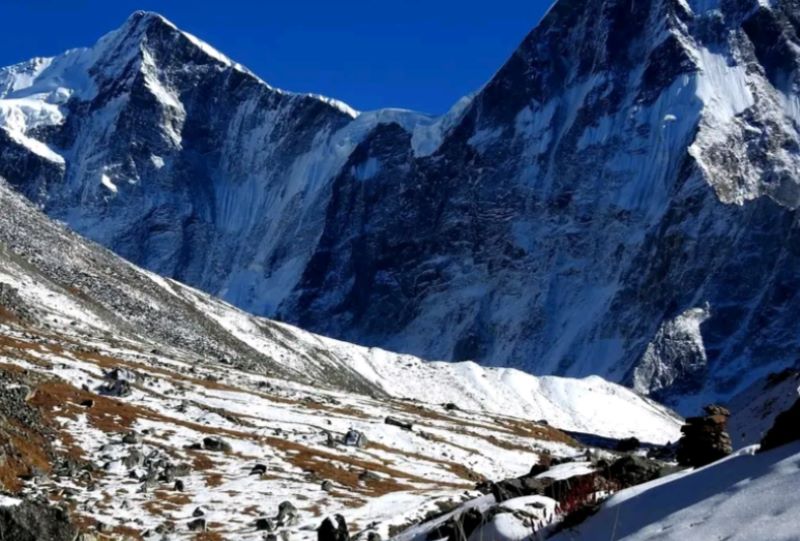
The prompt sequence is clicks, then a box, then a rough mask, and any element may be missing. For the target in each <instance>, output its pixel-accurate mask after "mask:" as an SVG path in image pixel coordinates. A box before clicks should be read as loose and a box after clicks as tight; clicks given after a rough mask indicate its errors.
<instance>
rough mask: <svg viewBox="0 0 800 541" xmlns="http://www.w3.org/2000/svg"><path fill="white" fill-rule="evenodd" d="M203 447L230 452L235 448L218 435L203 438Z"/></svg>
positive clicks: (207, 449)
mask: <svg viewBox="0 0 800 541" xmlns="http://www.w3.org/2000/svg"><path fill="white" fill-rule="evenodd" d="M203 449H205V450H206V451H215V452H222V453H230V452H231V451H232V450H233V448H232V447H231V444H230V443H228V442H227V441H225V440H223V439H222V438H220V437H217V436H207V437H205V438H203Z"/></svg>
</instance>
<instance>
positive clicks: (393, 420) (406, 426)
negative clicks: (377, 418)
mask: <svg viewBox="0 0 800 541" xmlns="http://www.w3.org/2000/svg"><path fill="white" fill-rule="evenodd" d="M384 422H385V423H386V424H387V425H392V426H397V427H400V428H402V429H403V430H412V429H413V428H414V425H413V423H411V422H410V421H403V420H402V419H398V418H397V417H391V416H389V417H387V418H386V419H385V420H384Z"/></svg>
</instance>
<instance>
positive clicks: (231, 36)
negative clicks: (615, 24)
mask: <svg viewBox="0 0 800 541" xmlns="http://www.w3.org/2000/svg"><path fill="white" fill-rule="evenodd" d="M549 4H550V1H549V0H427V1H420V0H339V1H336V0H305V1H303V0H281V1H274V0H263V1H261V2H258V1H256V0H249V1H248V0H217V1H214V2H210V1H203V0H197V1H195V2H189V1H184V0H176V1H163V0H162V1H149V0H138V1H129V0H104V1H98V0H0V20H2V21H4V24H3V30H2V32H0V66H5V65H8V64H13V63H16V62H20V61H22V60H27V59H28V58H31V57H33V56H50V55H54V54H57V53H60V52H62V51H63V50H65V49H68V48H73V47H80V46H86V45H90V44H92V43H94V41H95V40H96V39H97V38H99V37H100V36H101V35H102V34H104V33H106V32H108V31H109V30H112V29H114V28H117V27H118V26H120V25H121V24H122V23H123V22H124V20H125V19H126V18H127V16H128V15H129V14H130V13H131V12H133V11H135V10H137V9H146V10H151V11H157V12H159V13H161V14H162V15H164V16H165V17H167V18H168V19H170V20H171V21H172V22H174V23H175V24H176V25H178V26H179V27H180V28H181V29H182V30H186V31H188V32H191V33H192V34H195V35H196V36H198V37H199V38H202V39H203V40H204V41H207V42H209V43H210V44H211V45H213V46H214V47H216V48H217V49H219V50H220V51H222V52H223V53H225V54H227V55H228V56H230V57H231V58H233V59H234V60H236V61H238V62H240V63H242V64H244V65H246V66H247V67H249V68H250V69H251V70H252V71H254V72H255V73H257V74H258V75H259V76H261V77H262V78H263V79H265V80H266V81H267V82H269V83H270V84H272V85H274V86H278V87H281V88H284V89H286V90H293V91H297V92H316V93H319V94H325V95H328V96H331V97H334V98H338V99H341V100H343V101H346V102H347V103H349V104H350V105H352V106H353V107H355V108H356V109H361V110H369V109H375V108H378V107H405V108H410V109H417V110H420V111H424V112H428V113H442V112H444V111H446V110H447V109H448V108H449V107H450V106H451V105H452V104H453V103H454V102H455V101H456V100H457V99H458V98H459V97H461V96H463V95H465V94H468V93H469V92H472V91H473V90H476V89H477V88H478V87H480V85H482V84H483V83H484V82H486V80H487V79H488V78H489V77H491V76H492V74H493V73H494V72H495V71H496V70H497V69H498V68H499V67H500V65H501V64H502V63H503V62H504V61H505V60H506V58H507V57H508V56H509V55H510V54H511V52H512V51H513V50H514V49H515V48H516V46H517V45H518V44H519V42H520V41H522V39H523V38H524V37H525V35H526V34H527V33H528V32H529V31H530V30H531V29H532V28H533V27H534V26H535V25H536V23H537V22H538V21H539V19H540V18H541V16H542V15H543V14H544V12H545V11H546V9H547V8H548V7H549Z"/></svg>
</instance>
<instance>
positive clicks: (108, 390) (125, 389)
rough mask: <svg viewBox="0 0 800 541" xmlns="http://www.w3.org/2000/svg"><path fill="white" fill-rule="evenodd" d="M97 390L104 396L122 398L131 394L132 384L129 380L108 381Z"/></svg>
mask: <svg viewBox="0 0 800 541" xmlns="http://www.w3.org/2000/svg"><path fill="white" fill-rule="evenodd" d="M97 392H98V393H99V394H101V395H103V396H112V397H116V398H122V397H126V396H130V394H131V392H132V390H131V384H130V383H128V381H127V380H116V381H108V382H106V383H104V384H102V385H101V386H100V387H98V388H97Z"/></svg>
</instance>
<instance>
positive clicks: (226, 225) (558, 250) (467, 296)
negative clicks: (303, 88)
mask: <svg viewBox="0 0 800 541" xmlns="http://www.w3.org/2000/svg"><path fill="white" fill-rule="evenodd" d="M798 25H800V7H798V5H797V3H796V2H793V1H791V0H773V1H766V0H762V1H758V0H725V1H719V2H714V1H709V2H706V1H703V2H701V1H699V0H698V1H690V2H684V1H679V0H612V1H600V0H591V1H588V2H576V1H573V0H560V1H558V2H556V4H555V5H554V6H553V7H552V8H551V9H550V11H549V12H548V13H547V14H546V15H545V17H544V18H543V20H542V21H541V22H540V23H539V25H538V26H537V27H536V28H535V29H534V30H533V31H532V32H531V33H530V34H529V35H528V36H527V37H526V38H525V40H524V41H523V43H522V44H521V45H520V47H519V48H518V50H517V51H516V52H515V53H514V54H513V55H512V57H511V58H510V59H509V60H508V62H507V63H506V64H505V65H504V66H502V67H501V68H500V70H499V71H498V72H497V73H496V74H495V75H494V76H493V77H492V79H491V80H490V81H489V82H487V84H486V85H485V86H484V87H483V88H481V89H480V90H479V91H478V92H477V93H476V94H475V95H474V96H472V97H470V98H467V99H464V100H462V101H460V102H459V103H458V104H457V105H456V106H455V107H454V108H453V110H452V111H451V112H449V113H448V114H446V115H444V116H443V117H441V118H438V119H432V118H428V117H425V116H423V115H419V114H416V113H412V112H406V111H398V110H381V111H375V112H369V113H357V112H355V111H353V110H351V109H349V108H348V107H346V106H344V105H343V104H340V103H338V102H335V101H332V100H328V99H324V98H320V97H316V96H307V95H296V94H290V93H286V92H282V91H279V90H276V89H274V88H271V87H269V86H268V85H267V84H265V83H264V82H262V81H260V80H259V79H258V78H257V77H255V76H254V75H253V74H251V73H249V72H248V71H247V70H246V69H244V68H242V67H241V66H239V65H237V64H235V63H234V62H232V61H230V60H229V59H227V58H226V57H224V56H223V55H221V54H219V53H218V52H216V51H215V50H213V49H211V48H210V47H208V46H207V45H205V44H203V43H202V42H200V41H198V40H197V39H196V38H193V37H192V36H190V35H188V34H185V33H183V32H181V31H179V30H178V29H176V28H175V27H174V26H173V25H172V24H171V23H169V22H167V21H165V20H164V19H163V18H161V17H159V16H157V15H153V14H149V13H136V14H134V15H133V16H132V17H131V18H130V19H129V20H128V21H127V22H126V23H125V25H123V27H121V28H120V29H119V30H117V31H115V32H112V33H111V34H109V35H107V36H106V37H104V38H103V39H101V40H100V41H99V42H98V43H97V44H96V45H95V46H93V47H92V48H89V49H79V50H75V51H70V52H68V53H66V54H64V55H62V56H59V57H55V58H53V59H35V60H32V61H30V62H27V63H23V64H20V65H17V66H12V67H10V68H6V69H4V70H2V71H0V98H2V99H0V118H1V119H2V120H0V124H2V125H3V126H4V128H5V129H4V130H0V174H2V175H4V176H5V177H6V178H7V179H8V180H9V181H10V182H11V183H12V185H14V186H15V187H16V188H17V189H18V190H20V191H22V192H23V193H24V194H25V195H27V196H28V197H29V198H31V199H32V200H33V201H35V202H37V203H38V204H40V205H41V206H42V208H43V209H44V210H45V211H46V212H47V213H48V214H50V215H51V216H53V217H55V218H58V219H61V220H64V221H65V222H67V223H68V224H69V225H70V226H72V227H73V228H75V229H76V230H77V231H79V232H81V233H83V234H85V235H87V236H89V237H90V238H92V239H95V240H97V241H99V242H101V243H103V244H104V245H106V246H108V247H110V248H112V249H113V250H114V251H116V252H117V253H119V254H121V255H123V256H124V257H126V258H129V259H130V260H132V261H134V262H135V263H137V264H140V265H142V266H145V267H147V268H149V269H151V270H154V271H156V272H158V273H161V274H164V275H167V276H170V277H173V278H175V279H178V280H180V281H183V282H185V283H188V284H190V285H194V286H197V287H199V288H201V289H204V290H206V291H208V292H211V293H213V294H216V295H220V296H221V297H223V298H224V299H226V300H228V301H230V302H232V303H234V304H236V305H238V306H240V307H242V308H245V309H246V310H249V311H252V312H254V313H257V314H265V315H271V316H277V317H279V318H281V319H283V320H286V321H289V322H292V323H297V324H300V325H301V326H304V327H307V328H309V329H311V330H313V331H317V332H320V333H324V334H328V335H331V336H335V337H338V338H343V339H346V340H350V341H355V342H357V343H361V344H365V345H380V346H383V347H387V348H389V349H394V350H399V351H404V352H409V353H414V354H418V355H422V356H425V357H428V358H440V359H448V360H458V359H476V360H479V361H482V362H485V363H489V364H494V365H502V366H515V367H520V368H523V369H525V370H528V371H533V372H536V373H552V374H563V375H575V376H577V375H587V374H601V375H603V376H604V377H607V378H610V379H613V380H615V381H619V382H624V383H627V384H629V385H632V386H635V388H636V389H638V390H639V391H642V392H646V393H652V394H654V395H655V396H657V397H659V398H662V399H665V400H669V401H671V402H672V403H673V404H676V405H678V406H680V407H681V408H682V409H684V410H685V411H693V410H696V409H697V407H698V406H699V404H700V403H701V402H707V401H710V400H711V399H718V398H722V399H724V398H726V397H729V396H731V395H732V394H733V393H735V392H737V391H738V390H741V389H743V388H745V387H746V386H747V385H748V384H749V383H750V382H752V381H755V380H756V379H757V378H761V377H763V376H765V375H766V374H767V373H770V372H774V371H777V370H778V369H780V368H784V367H787V366H792V365H796V362H797V361H796V359H797V352H798V339H797V333H796V332H795V331H794V329H795V324H794V323H795V321H796V320H797V318H798V313H797V312H798V310H800V308H798V307H800V303H798V302H797V301H798V299H797V298H796V295H797V291H798V288H797V280H798V273H797V270H796V269H797V268H799V267H798V260H797V253H798V251H797V250H796V247H795V245H796V244H797V239H796V231H797V229H796V227H795V209H796V208H797V206H798V204H799V203H800V199H799V198H798V182H797V179H798V176H797V171H798V169H797V167H798V156H800V153H798V147H797V139H798V133H797V119H798V117H799V116H800V115H798V100H797V88H796V83H797V81H796V78H797V63H798V53H797V48H796V47H797V44H798V42H800V40H799V39H798V34H797V31H798Z"/></svg>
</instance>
